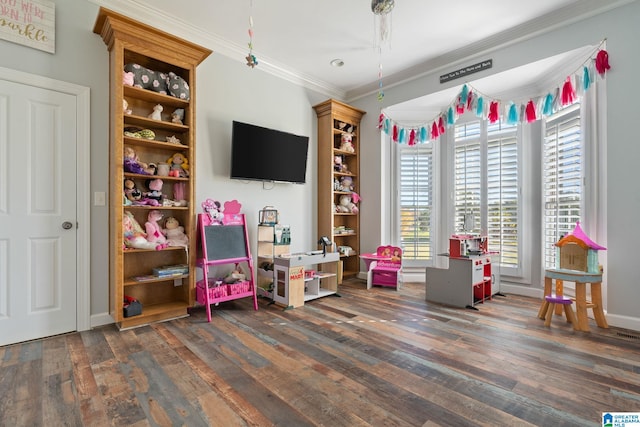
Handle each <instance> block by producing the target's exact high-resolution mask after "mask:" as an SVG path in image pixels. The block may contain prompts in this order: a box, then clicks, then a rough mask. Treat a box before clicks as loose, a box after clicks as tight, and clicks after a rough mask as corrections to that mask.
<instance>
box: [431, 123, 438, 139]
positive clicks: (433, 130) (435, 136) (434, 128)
mask: <svg viewBox="0 0 640 427" xmlns="http://www.w3.org/2000/svg"><path fill="white" fill-rule="evenodd" d="M431 139H438V125H436V122H433V125H432V126H431Z"/></svg>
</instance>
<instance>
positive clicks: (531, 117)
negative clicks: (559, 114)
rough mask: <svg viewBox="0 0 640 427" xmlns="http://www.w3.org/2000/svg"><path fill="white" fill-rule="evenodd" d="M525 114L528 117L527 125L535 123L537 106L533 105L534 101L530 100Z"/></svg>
mask: <svg viewBox="0 0 640 427" xmlns="http://www.w3.org/2000/svg"><path fill="white" fill-rule="evenodd" d="M525 114H526V116H527V123H531V122H535V121H536V120H537V118H536V106H535V105H533V101H532V100H529V102H528V103H527V108H526V110H525Z"/></svg>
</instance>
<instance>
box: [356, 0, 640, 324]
mask: <svg viewBox="0 0 640 427" xmlns="http://www.w3.org/2000/svg"><path fill="white" fill-rule="evenodd" d="M638 22H640V2H633V3H630V4H628V5H626V6H623V7H621V8H618V9H615V10H612V11H609V12H606V13H604V14H602V15H598V16H595V17H592V18H589V19H587V20H584V21H581V22H577V23H574V24H567V25H566V26H563V27H562V28H558V29H556V30H554V31H551V32H549V33H547V34H544V35H539V36H537V37H533V38H531V39H529V40H525V41H519V42H514V43H513V44H511V45H509V46H505V47H503V48H501V49H497V50H495V51H493V52H483V53H482V54H481V55H478V56H477V57H474V58H468V60H466V61H464V63H459V64H450V65H449V66H447V67H446V68H445V69H437V70H429V71H430V72H429V74H426V75H425V76H422V77H420V78H418V79H416V80H413V81H411V82H407V83H404V84H402V85H398V86H395V87H386V88H385V98H384V102H383V103H382V105H381V104H380V103H379V102H378V101H377V99H376V94H371V95H369V96H367V97H363V98H361V99H357V100H351V101H349V100H348V101H347V102H349V103H350V104H352V105H354V106H356V107H358V108H361V109H363V110H366V111H368V114H367V115H366V116H365V117H364V121H363V124H362V127H361V130H362V141H363V142H364V143H365V144H367V149H366V150H365V152H363V153H362V154H361V156H362V160H363V165H365V166H366V165H369V164H372V165H379V164H381V163H383V162H384V159H383V155H382V150H383V149H384V148H381V147H380V138H379V132H378V131H377V130H376V128H375V125H376V121H377V117H378V114H379V112H380V109H381V107H385V106H389V105H394V104H396V103H399V102H403V101H406V100H409V99H412V98H415V97H418V96H423V95H427V94H430V93H435V92H439V91H441V90H443V89H446V88H449V87H452V86H454V87H455V86H459V85H461V84H462V83H461V81H460V80H457V81H453V82H450V83H449V84H444V85H440V83H439V80H438V77H439V75H441V74H443V73H444V71H447V70H451V69H455V68H457V67H458V66H459V65H468V64H472V63H475V62H477V61H478V60H482V59H486V58H492V59H493V68H492V69H490V70H487V71H484V72H481V73H478V74H477V75H474V78H476V77H477V78H481V77H485V76H488V75H491V74H495V73H499V72H502V71H506V70H509V69H511V68H514V67H517V66H521V65H525V64H527V63H530V62H534V61H537V60H540V59H543V58H547V57H550V56H553V55H556V54H559V53H563V52H566V51H570V50H573V49H576V48H579V47H582V46H586V45H595V44H597V43H598V42H599V41H600V40H602V39H604V38H606V39H607V50H608V52H609V59H610V64H611V67H612V69H611V70H610V72H609V73H608V77H607V141H606V144H607V148H608V151H607V153H606V157H607V158H606V172H605V174H604V176H603V177H601V179H604V180H605V182H606V191H605V195H604V198H603V201H602V203H606V206H607V209H606V211H607V215H606V217H605V218H604V219H603V226H602V229H603V231H604V235H605V236H606V240H604V241H603V240H600V241H598V242H599V243H600V244H602V245H604V246H606V247H607V248H608V250H607V251H606V254H603V256H606V260H607V271H606V283H605V285H606V288H607V294H606V300H607V307H606V309H607V319H608V320H609V323H610V324H612V325H615V326H620V327H626V328H630V329H634V330H640V309H639V308H638V301H640V286H639V285H638V281H637V272H636V271H635V268H634V267H633V266H634V259H633V258H634V257H635V242H637V241H640V227H638V226H637V225H636V222H637V219H636V218H638V213H639V212H640V197H638V196H637V195H636V194H637V190H636V189H635V188H634V187H633V184H632V183H635V182H636V181H637V173H636V172H637V170H638V159H640V144H638V142H637V137H636V136H635V133H634V130H635V123H636V122H637V114H638V113H637V107H636V105H635V102H634V96H633V88H634V87H635V86H636V85H637V75H638V73H637V70H638V69H640V56H639V55H638V54H637V53H638V48H637V40H638V38H639V37H640V29H639V27H638ZM361 174H362V178H363V179H362V184H361V185H362V188H361V193H362V196H363V199H364V200H365V201H366V208H365V204H364V202H363V204H362V209H361V212H362V215H361V224H362V225H361V226H362V227H363V228H366V229H367V233H366V234H363V236H362V241H361V244H360V245H361V247H363V248H367V247H374V246H375V245H377V242H379V241H381V239H383V238H384V236H383V234H382V231H380V218H381V217H383V216H384V215H385V214H384V213H382V214H381V212H383V210H384V199H385V197H387V194H386V193H385V191H384V190H381V189H384V188H385V185H386V182H385V178H381V174H380V170H378V169H377V168H375V167H374V168H367V167H361ZM538 210H539V209H538ZM533 238H534V239H535V238H536V236H533ZM534 270H537V273H536V272H535V271H534V272H532V273H533V274H532V283H530V284H524V285H523V286H519V287H516V286H513V287H511V288H510V290H511V291H514V292H520V293H523V294H530V293H531V292H532V288H533V289H535V290H536V291H537V292H536V294H537V295H539V294H540V292H541V288H542V279H541V271H542V270H541V267H538V268H537V269H536V267H534Z"/></svg>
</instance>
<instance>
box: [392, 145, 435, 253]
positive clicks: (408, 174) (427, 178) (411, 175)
mask: <svg viewBox="0 0 640 427" xmlns="http://www.w3.org/2000/svg"><path fill="white" fill-rule="evenodd" d="M396 150H397V151H396V155H397V159H398V163H397V164H398V166H399V170H398V178H397V179H398V184H399V185H398V187H397V188H398V189H399V190H398V208H399V213H398V223H399V231H398V236H397V238H396V239H394V240H396V241H399V245H400V246H401V247H402V250H403V254H402V258H403V263H409V265H410V264H411V261H412V260H413V261H423V262H422V263H421V264H422V265H425V264H426V263H425V262H424V261H428V260H432V258H433V236H434V234H433V224H434V218H433V209H434V188H433V187H434V185H433V179H434V171H433V168H434V166H433V163H434V162H433V143H428V144H420V145H415V146H407V145H401V144H397V148H396Z"/></svg>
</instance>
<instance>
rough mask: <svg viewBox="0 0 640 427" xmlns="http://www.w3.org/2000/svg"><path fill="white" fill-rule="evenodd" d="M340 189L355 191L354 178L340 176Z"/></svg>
mask: <svg viewBox="0 0 640 427" xmlns="http://www.w3.org/2000/svg"><path fill="white" fill-rule="evenodd" d="M340 191H349V192H351V191H353V178H351V177H350V176H343V177H341V178H340Z"/></svg>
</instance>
